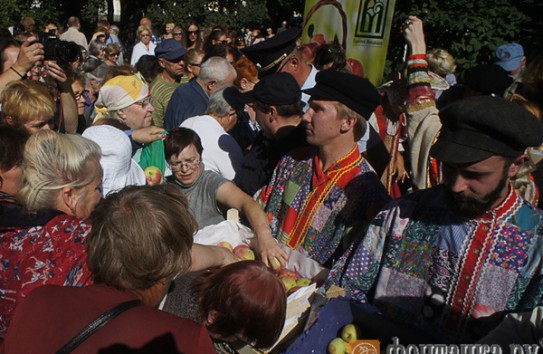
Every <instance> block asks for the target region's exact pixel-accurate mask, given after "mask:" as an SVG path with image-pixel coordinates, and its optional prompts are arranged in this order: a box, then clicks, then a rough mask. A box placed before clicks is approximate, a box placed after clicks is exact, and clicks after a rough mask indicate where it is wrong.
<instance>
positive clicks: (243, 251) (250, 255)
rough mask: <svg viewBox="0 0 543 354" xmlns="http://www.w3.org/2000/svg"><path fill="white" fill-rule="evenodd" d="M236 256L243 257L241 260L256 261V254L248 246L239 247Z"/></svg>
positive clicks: (235, 250) (235, 249) (235, 252)
mask: <svg viewBox="0 0 543 354" xmlns="http://www.w3.org/2000/svg"><path fill="white" fill-rule="evenodd" d="M234 254H235V255H237V256H239V257H241V258H244V259H247V260H250V261H254V260H255V253H254V252H253V250H252V249H251V248H249V246H247V245H238V246H236V247H235V248H234Z"/></svg>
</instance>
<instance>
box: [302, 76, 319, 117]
mask: <svg viewBox="0 0 543 354" xmlns="http://www.w3.org/2000/svg"><path fill="white" fill-rule="evenodd" d="M318 72H319V71H318V70H317V69H316V68H315V67H314V66H313V65H311V72H310V73H309V76H308V77H307V79H305V82H304V84H303V86H302V88H301V89H302V102H303V103H304V112H306V111H307V110H308V109H309V99H310V98H311V96H309V95H308V94H307V93H304V92H303V91H304V90H307V89H310V88H313V87H315V85H316V84H317V82H316V81H315V77H316V76H317V73H318Z"/></svg>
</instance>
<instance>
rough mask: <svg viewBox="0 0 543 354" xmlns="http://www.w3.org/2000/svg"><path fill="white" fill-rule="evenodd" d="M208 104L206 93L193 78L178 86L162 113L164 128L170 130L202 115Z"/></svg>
mask: <svg viewBox="0 0 543 354" xmlns="http://www.w3.org/2000/svg"><path fill="white" fill-rule="evenodd" d="M208 103H209V96H208V95H207V93H206V92H205V91H204V89H203V88H202V86H200V84H199V83H198V81H196V79H195V78H194V79H191V80H190V81H189V83H188V84H185V85H181V86H179V87H178V88H177V89H175V91H174V92H173V94H172V98H171V99H170V103H168V107H167V108H166V112H165V113H164V128H166V130H172V129H174V128H177V127H179V125H180V124H181V123H183V121H184V120H186V119H187V118H191V117H194V116H199V115H202V114H204V112H205V110H206V108H207V104H208Z"/></svg>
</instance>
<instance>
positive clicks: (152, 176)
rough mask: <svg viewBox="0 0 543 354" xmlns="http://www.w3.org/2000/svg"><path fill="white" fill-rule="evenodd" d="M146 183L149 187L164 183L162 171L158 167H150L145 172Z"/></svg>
mask: <svg viewBox="0 0 543 354" xmlns="http://www.w3.org/2000/svg"><path fill="white" fill-rule="evenodd" d="M143 172H144V173H145V181H146V184H147V185H148V186H156V185H158V184H161V183H162V182H163V180H162V171H160V169H159V168H158V167H156V166H149V167H147V168H146V169H145V170H143Z"/></svg>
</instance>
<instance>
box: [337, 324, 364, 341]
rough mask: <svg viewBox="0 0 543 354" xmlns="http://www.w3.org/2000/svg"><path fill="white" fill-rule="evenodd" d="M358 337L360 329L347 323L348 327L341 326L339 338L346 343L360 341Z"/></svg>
mask: <svg viewBox="0 0 543 354" xmlns="http://www.w3.org/2000/svg"><path fill="white" fill-rule="evenodd" d="M360 336H361V331H360V327H358V326H357V325H355V324H354V323H349V324H348V325H345V326H343V329H342V330H341V338H342V339H343V340H344V341H345V342H347V343H350V342H352V341H353V340H357V339H360Z"/></svg>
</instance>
